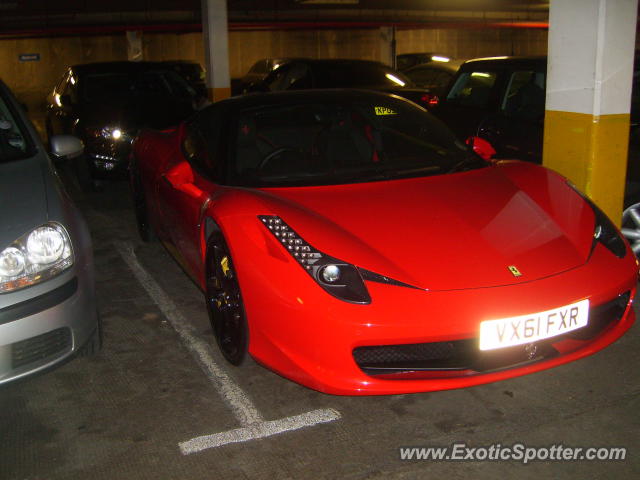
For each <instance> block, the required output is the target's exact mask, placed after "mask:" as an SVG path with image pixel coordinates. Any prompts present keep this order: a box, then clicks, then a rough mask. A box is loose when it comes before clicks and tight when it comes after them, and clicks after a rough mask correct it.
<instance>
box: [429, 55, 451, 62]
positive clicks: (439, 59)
mask: <svg viewBox="0 0 640 480" xmlns="http://www.w3.org/2000/svg"><path fill="white" fill-rule="evenodd" d="M431 60H433V61H434V62H449V61H451V59H450V58H449V57H441V56H440V55H433V56H432V57H431Z"/></svg>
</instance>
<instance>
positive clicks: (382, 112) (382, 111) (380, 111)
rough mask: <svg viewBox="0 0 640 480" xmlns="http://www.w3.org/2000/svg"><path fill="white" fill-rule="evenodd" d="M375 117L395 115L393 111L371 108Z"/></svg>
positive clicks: (384, 108) (385, 108) (383, 108)
mask: <svg viewBox="0 0 640 480" xmlns="http://www.w3.org/2000/svg"><path fill="white" fill-rule="evenodd" d="M373 109H374V111H375V112H376V115H397V112H396V111H395V110H392V109H391V108H388V107H373Z"/></svg>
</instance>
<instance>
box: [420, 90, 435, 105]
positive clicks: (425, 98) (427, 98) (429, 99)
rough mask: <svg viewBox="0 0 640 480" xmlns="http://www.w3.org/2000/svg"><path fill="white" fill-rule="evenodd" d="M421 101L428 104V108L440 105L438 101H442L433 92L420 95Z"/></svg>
mask: <svg viewBox="0 0 640 480" xmlns="http://www.w3.org/2000/svg"><path fill="white" fill-rule="evenodd" d="M420 101H421V102H422V104H423V105H426V106H427V107H428V108H432V107H435V106H436V105H438V102H439V101H440V99H439V98H438V96H437V95H435V94H433V93H425V94H424V95H422V97H420Z"/></svg>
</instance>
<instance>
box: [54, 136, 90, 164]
mask: <svg viewBox="0 0 640 480" xmlns="http://www.w3.org/2000/svg"><path fill="white" fill-rule="evenodd" d="M50 144H51V153H52V154H53V155H54V157H56V160H64V159H66V158H75V157H79V156H80V155H82V153H83V152H84V144H83V143H82V140H80V139H79V138H77V137H74V136H73V135H54V136H53V137H51V140H50Z"/></svg>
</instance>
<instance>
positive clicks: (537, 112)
mask: <svg viewBox="0 0 640 480" xmlns="http://www.w3.org/2000/svg"><path fill="white" fill-rule="evenodd" d="M544 101H545V74H544V72H536V71H534V70H521V71H517V72H513V73H512V74H511V77H510V78H509V83H508V86H507V90H506V94H505V96H504V98H503V99H502V111H503V112H504V113H505V115H507V116H510V117H515V118H520V119H523V120H539V119H541V118H542V116H543V115H544Z"/></svg>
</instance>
